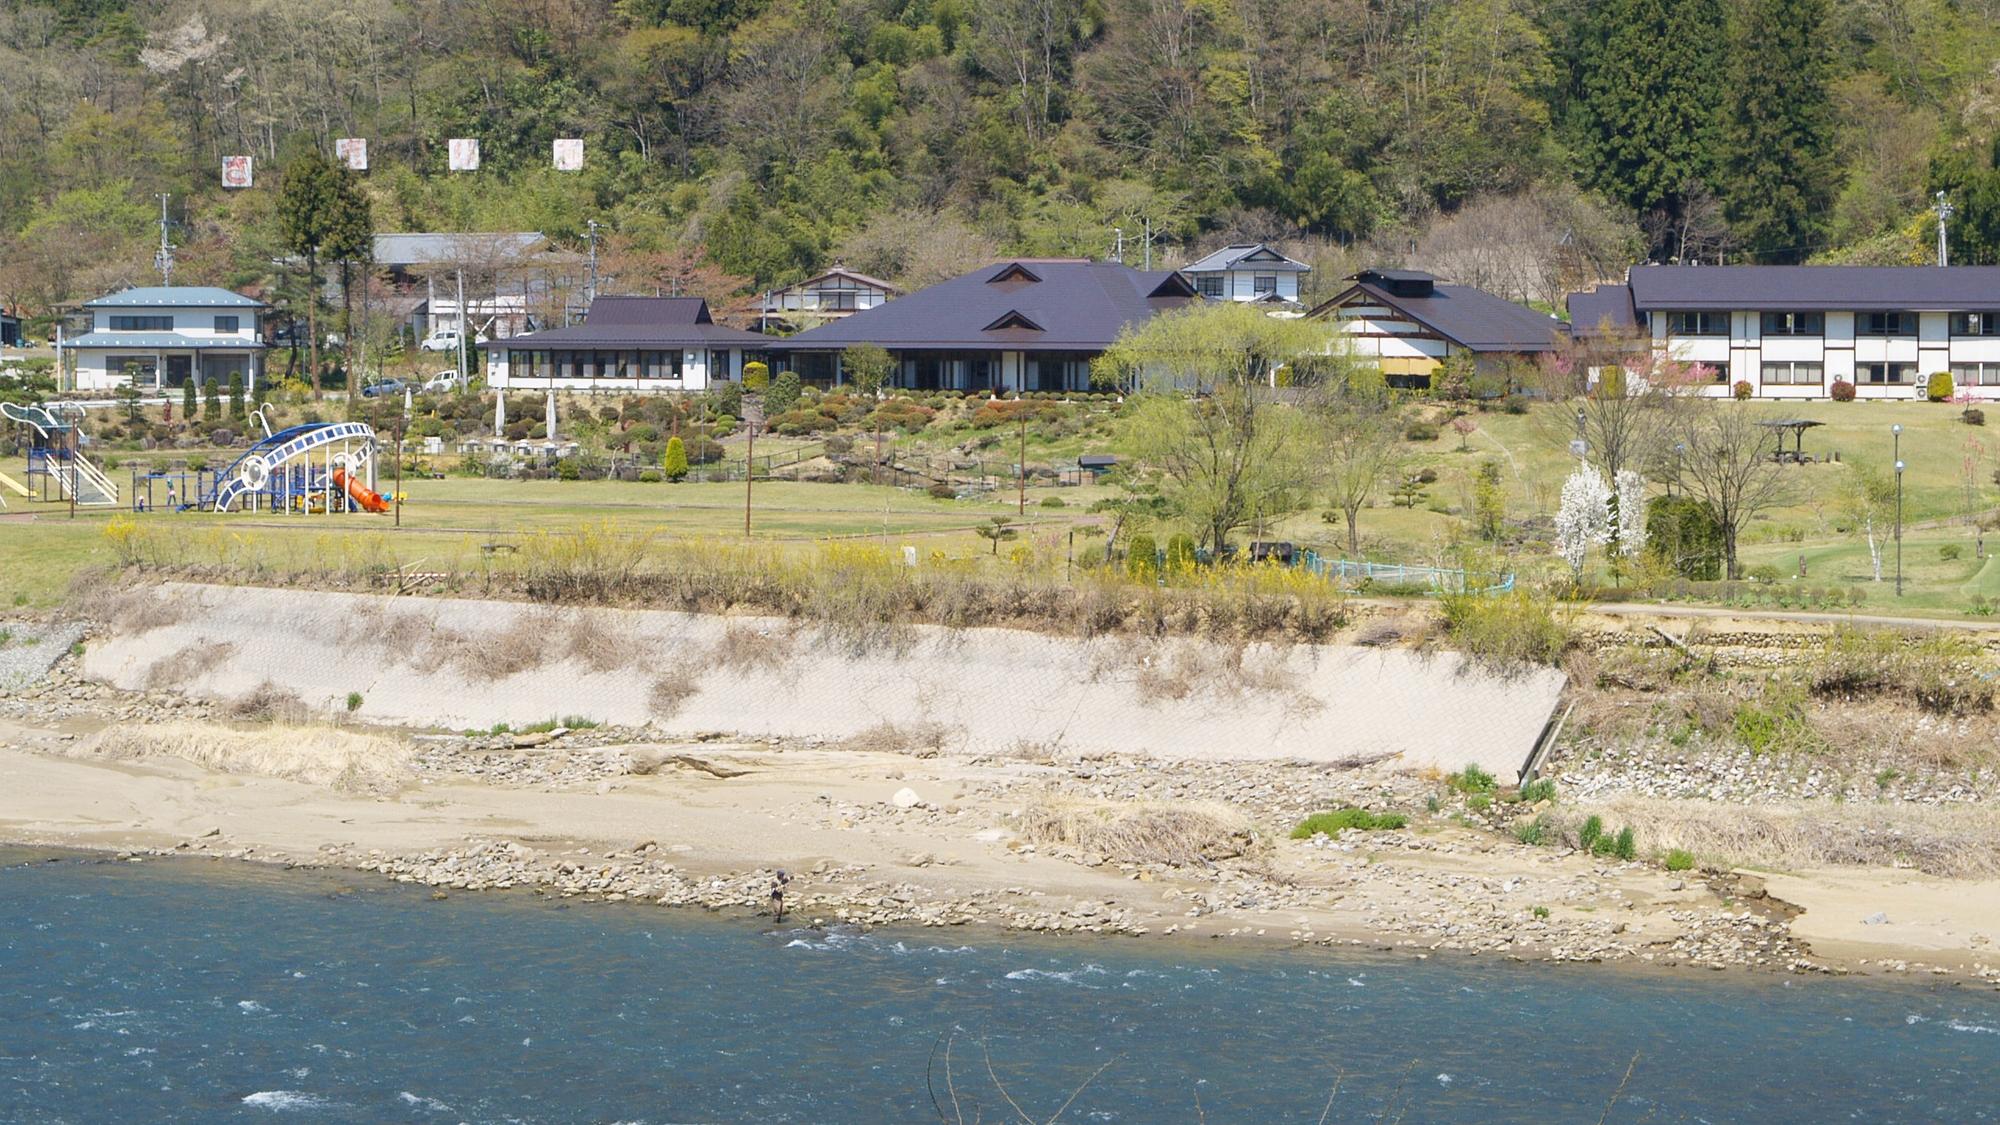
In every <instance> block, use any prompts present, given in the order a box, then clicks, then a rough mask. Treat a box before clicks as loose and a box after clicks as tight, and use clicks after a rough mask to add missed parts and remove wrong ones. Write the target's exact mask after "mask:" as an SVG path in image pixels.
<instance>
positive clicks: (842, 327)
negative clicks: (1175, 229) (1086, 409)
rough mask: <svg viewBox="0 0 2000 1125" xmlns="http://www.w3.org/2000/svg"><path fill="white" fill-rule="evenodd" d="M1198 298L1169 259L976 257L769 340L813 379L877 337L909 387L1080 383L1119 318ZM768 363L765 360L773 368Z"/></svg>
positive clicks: (832, 377) (1125, 320)
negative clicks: (924, 283)
mask: <svg viewBox="0 0 2000 1125" xmlns="http://www.w3.org/2000/svg"><path fill="white" fill-rule="evenodd" d="M1200 299H1201V298H1199V297H1198V296H1196V295H1195V291H1194V287H1193V285H1191V284H1190V283H1189V282H1188V280H1187V278H1185V277H1183V276H1181V275H1180V274H1178V273H1176V272H1174V271H1172V270H1160V271H1153V272H1149V271H1144V270H1135V269H1132V268H1131V267H1129V266H1124V265H1120V264H1119V263H1117V262H1093V261H1090V260H1088V259H1084V258H1016V259H1011V260H1008V261H1002V262H996V263H994V264H992V265H989V266H983V267H981V268H979V269H976V270H973V271H972V272H971V273H967V274H962V275H960V276H958V277H955V278H952V279H951V280H950V281H942V282H939V283H938V284H936V285H933V286H930V287H929V288H926V289H920V290H918V291H917V292H915V293H912V294H910V295H909V296H907V297H901V298H898V299H896V300H894V301H890V302H888V303H887V304H884V305H881V306H879V307H877V308H873V309H869V310H867V311H865V312H857V313H855V314H854V315H852V316H849V317H846V318H845V319H842V320H838V321H835V322H834V323H832V324H824V325H821V326H820V327H818V328H813V329H809V330H807V331H804V332H801V333H799V334H798V335H796V336H793V337H791V338H789V339H786V340H779V341H773V342H772V344H771V348H772V350H773V352H775V353H777V355H778V361H779V362H780V363H782V364H783V365H784V366H787V367H789V368H791V369H792V370H794V371H797V372H798V373H799V374H800V376H802V377H803V378H805V379H806V380H808V381H810V382H816V383H836V382H838V381H840V378H841V374H840V353H841V352H842V351H843V350H845V349H847V348H849V347H852V346H854V345H856V344H875V345H877V346H879V347H882V348H885V349H887V350H888V351H889V353H890V355H891V356H893V357H894V358H895V361H896V367H895V370H894V373H893V375H892V376H891V381H892V385H894V386H897V387H901V388H905V389H909V390H961V391H1000V390H1011V391H1085V390H1089V389H1090V361H1091V360H1093V359H1095V358H1096V357H1097V356H1098V355H1099V354H1101V353H1102V352H1103V351H1104V349H1105V348H1107V347H1110V346H1111V342H1112V341H1114V340H1116V339H1117V338H1118V334H1119V333H1120V332H1122V331H1124V330H1125V328H1126V327H1127V326H1128V325H1139V324H1144V323H1145V322H1146V321H1148V320H1151V319H1152V318H1153V317H1155V316H1157V315H1159V314H1160V313H1162V312H1165V311H1167V310H1169V309H1177V308H1181V307H1183V306H1186V305H1188V304H1190V303H1192V302H1195V301H1199V300H1200ZM775 369H776V368H775V366H774V370H775Z"/></svg>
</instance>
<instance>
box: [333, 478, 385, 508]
mask: <svg viewBox="0 0 2000 1125" xmlns="http://www.w3.org/2000/svg"><path fill="white" fill-rule="evenodd" d="M333 483H334V484H336V485H339V486H340V487H341V488H344V489H346V490H347V494H348V495H349V496H352V497H354V502H355V503H356V504H359V505H361V506H362V507H363V508H366V509H368V510H369V511H371V512H386V511H388V510H389V502H388V501H387V500H384V499H383V498H382V494H381V493H379V492H375V491H372V490H371V489H369V487H368V486H367V485H365V484H362V483H361V482H360V481H358V480H355V479H354V478H353V477H350V476H348V475H347V470H345V469H335V470H334V471H333Z"/></svg>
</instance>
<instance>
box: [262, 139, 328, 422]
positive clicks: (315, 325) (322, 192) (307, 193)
mask: <svg viewBox="0 0 2000 1125" xmlns="http://www.w3.org/2000/svg"><path fill="white" fill-rule="evenodd" d="M339 177H340V173H339V172H338V171H337V170H336V169H335V168H334V166H333V164H332V162H330V161H329V160H327V158H326V157H325V156H323V155H321V154H320V152H319V150H317V149H311V150H308V151H307V152H305V153H303V154H302V155H300V156H297V157H294V158H293V159H292V162H291V163H290V164H288V165H286V166H285V176H284V179H283V180H282V181H280V182H279V184H278V208H277V211H278V229H279V231H280V237H281V238H282V239H283V241H284V248H285V249H286V250H289V251H291V252H292V253H294V254H297V255H298V256H300V257H302V258H304V259H305V261H306V293H305V297H306V335H307V343H306V347H307V360H306V366H307V367H309V368H310V369H311V370H312V387H313V398H314V399H315V400H317V399H318V398H319V397H320V382H319V286H320V274H319V267H320V261H321V254H322V250H323V248H324V247H325V245H326V242H327V239H328V238H329V237H330V236H331V235H332V233H333V229H334V222H335V220H336V219H338V218H339V217H340V209H339V204H337V203H336V201H335V200H336V196H337V195H338V194H339V191H340V179H339Z"/></svg>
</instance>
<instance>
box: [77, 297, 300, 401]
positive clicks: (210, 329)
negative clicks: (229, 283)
mask: <svg viewBox="0 0 2000 1125" xmlns="http://www.w3.org/2000/svg"><path fill="white" fill-rule="evenodd" d="M268 307H269V306H268V305H266V304H264V302H262V301H258V300H253V299H252V298H249V297H245V296H243V295H242V294H241V293H232V292H230V291H229V290H227V289H218V288H216V287H214V286H208V285H174V286H160V285H154V286H146V287H142V288H138V289H127V290H125V291H124V292H123V293H113V294H111V295H110V296H108V297H99V298H97V299H96V300H91V301H85V302H84V303H83V304H82V305H81V306H80V308H81V309H82V310H83V311H85V312H87V313H89V315H90V330H89V331H87V332H84V333H83V334H81V335H78V336H75V337H72V338H71V339H69V340H67V341H65V342H64V344H63V352H64V361H65V363H66V364H73V365H74V370H75V372H76V381H75V384H74V386H75V387H76V389H77V390H80V391H108V390H111V389H113V388H116V387H119V386H122V385H124V384H125V382H126V381H127V379H130V381H131V383H132V385H133V386H136V387H140V388H142V389H145V390H153V391H162V390H166V389H168V388H170V387H179V386H180V385H182V384H183V383H187V382H189V381H193V382H195V383H198V384H201V383H215V384H217V385H218V386H221V387H227V386H228V385H229V377H230V376H231V375H241V376H243V385H244V387H245V388H246V389H247V388H250V387H254V386H256V384H257V380H258V379H259V378H260V377H261V376H262V374H263V367H264V364H263V360H264V335H263V326H262V324H261V323H260V322H259V314H261V313H262V312H263V311H264V310H265V309H266V308H268Z"/></svg>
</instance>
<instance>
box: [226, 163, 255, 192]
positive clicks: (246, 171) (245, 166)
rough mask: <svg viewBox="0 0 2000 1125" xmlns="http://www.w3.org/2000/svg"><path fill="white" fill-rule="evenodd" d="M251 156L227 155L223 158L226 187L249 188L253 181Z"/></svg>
mask: <svg viewBox="0 0 2000 1125" xmlns="http://www.w3.org/2000/svg"><path fill="white" fill-rule="evenodd" d="M252 182H253V181H252V176H251V172H250V158H249V157H247V156H225V157H223V158H222V186H223V187H226V188H247V187H249V186H250V185H251V183H252Z"/></svg>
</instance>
